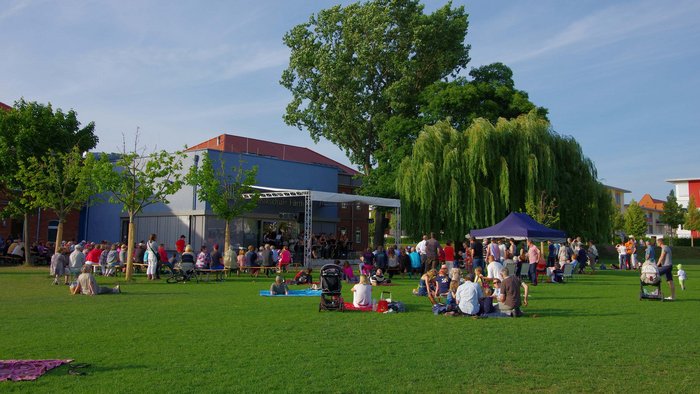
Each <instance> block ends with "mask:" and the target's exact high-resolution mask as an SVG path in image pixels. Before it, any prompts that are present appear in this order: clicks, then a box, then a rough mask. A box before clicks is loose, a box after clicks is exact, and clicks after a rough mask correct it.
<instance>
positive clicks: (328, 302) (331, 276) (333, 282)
mask: <svg viewBox="0 0 700 394" xmlns="http://www.w3.org/2000/svg"><path fill="white" fill-rule="evenodd" d="M320 275H321V302H320V303H319V304H318V311H319V312H320V311H341V312H343V311H344V310H345V306H344V303H343V296H342V295H341V294H340V290H341V288H342V286H343V285H342V283H343V281H342V279H343V269H342V268H341V267H340V266H337V265H335V264H326V265H324V266H323V267H322V268H321V274H320Z"/></svg>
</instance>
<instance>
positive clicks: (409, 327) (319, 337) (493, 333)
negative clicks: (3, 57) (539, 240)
mask: <svg viewBox="0 0 700 394" xmlns="http://www.w3.org/2000/svg"><path fill="white" fill-rule="evenodd" d="M678 262H683V263H685V268H686V271H687V272H688V277H689V281H688V283H687V284H688V287H689V289H688V290H686V291H684V292H683V291H681V290H680V288H679V289H678V293H677V298H678V299H677V300H676V301H674V302H664V303H661V302H656V301H639V300H638V294H639V280H638V277H637V274H636V273H631V272H613V271H606V272H600V273H598V274H596V275H584V276H580V277H578V278H577V279H576V280H575V281H573V282H571V283H569V284H565V285H552V284H544V285H540V286H538V287H536V288H534V289H533V291H532V298H531V302H530V306H529V307H527V308H525V312H526V313H527V315H528V316H527V317H524V318H519V319H510V318H509V319H479V320H472V319H467V318H448V317H444V316H433V314H432V313H431V311H430V306H429V304H428V303H427V301H426V299H424V298H418V297H414V296H412V295H411V288H412V287H413V286H414V282H415V281H409V280H407V279H406V280H398V281H396V282H397V284H396V286H393V287H390V288H388V289H389V290H391V291H392V292H393V298H394V299H398V300H400V301H403V302H405V303H406V305H407V307H408V312H407V313H403V314H389V315H382V314H377V313H357V312H346V313H336V312H323V313H319V312H318V299H317V298H285V299H280V298H266V297H259V296H258V290H260V289H265V288H269V283H270V282H269V281H268V280H267V279H264V278H260V279H257V280H252V279H250V278H248V277H241V278H233V279H229V280H228V281H227V282H225V283H199V284H196V283H186V284H172V285H170V284H166V283H164V282H155V283H154V282H151V283H149V282H147V281H146V280H145V278H144V277H143V276H138V277H137V280H136V282H135V283H131V284H123V285H122V288H123V291H124V293H123V294H121V295H102V296H96V297H88V296H70V295H69V294H68V289H67V287H66V286H52V285H51V280H50V279H49V278H48V277H47V276H48V275H47V270H46V268H7V267H3V268H0V315H1V316H2V325H1V327H2V328H1V330H0V333H2V335H1V336H0V358H2V359H43V358H72V359H75V360H76V362H81V363H89V364H91V367H90V368H89V369H87V372H88V375H86V376H72V375H68V374H67V373H66V372H67V368H66V367H61V368H58V369H56V370H53V371H51V372H49V373H48V374H47V375H45V376H43V377H41V378H39V379H38V380H37V381H35V382H2V383H0V392H28V391H29V392H47V393H54V392H125V393H147V392H188V393H189V392H195V391H199V392H242V391H245V392H251V391H252V392H300V391H303V392H306V391H313V392H372V391H374V392H428V391H438V392H466V391H477V390H478V391H484V392H486V391H487V390H488V391H490V392H495V390H498V391H505V392H516V391H517V392H522V391H537V392H540V391H545V392H572V391H573V392H653V393H657V392H698V390H700V373H699V372H698V370H697V364H696V363H697V362H698V360H699V359H700V357H699V356H700V340H698V338H697V329H698V327H700V313H699V312H700V285H698V281H697V280H695V278H698V277H700V265H698V264H697V263H696V262H690V261H676V263H678ZM100 282H101V283H103V284H113V283H114V280H113V279H111V280H103V279H100ZM663 289H664V292H665V293H666V292H667V285H666V284H665V283H664V285H663ZM344 293H346V294H347V298H348V299H351V298H352V297H351V296H350V295H349V293H350V292H349V287H348V286H346V287H345V288H344ZM535 314H536V315H538V316H537V317H533V315H535ZM492 389H495V390H492Z"/></svg>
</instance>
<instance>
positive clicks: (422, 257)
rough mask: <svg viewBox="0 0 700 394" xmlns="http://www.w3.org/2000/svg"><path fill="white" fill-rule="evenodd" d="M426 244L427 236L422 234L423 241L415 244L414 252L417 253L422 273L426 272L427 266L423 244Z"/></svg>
mask: <svg viewBox="0 0 700 394" xmlns="http://www.w3.org/2000/svg"><path fill="white" fill-rule="evenodd" d="M426 242H428V236H427V235H425V234H423V239H422V240H421V241H420V242H418V244H416V248H415V249H416V252H418V255H419V256H420V262H421V266H422V268H423V272H426V271H428V269H427V265H426V259H427V258H426V255H425V243H426Z"/></svg>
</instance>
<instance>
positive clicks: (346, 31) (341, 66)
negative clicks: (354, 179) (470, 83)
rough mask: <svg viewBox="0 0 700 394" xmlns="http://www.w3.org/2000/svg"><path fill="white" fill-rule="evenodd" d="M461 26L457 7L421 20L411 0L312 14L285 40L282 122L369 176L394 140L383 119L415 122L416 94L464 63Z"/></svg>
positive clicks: (463, 15)
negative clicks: (331, 147) (336, 150)
mask: <svg viewBox="0 0 700 394" xmlns="http://www.w3.org/2000/svg"><path fill="white" fill-rule="evenodd" d="M467 26H468V23H467V14H466V13H465V12H464V8H463V7H456V8H452V5H451V4H450V3H448V4H446V5H445V6H443V7H441V8H439V9H437V10H436V11H435V12H433V13H432V14H429V15H426V14H424V13H423V6H422V5H421V4H420V3H419V2H418V1H416V0H376V1H370V2H366V3H354V4H350V5H348V6H346V7H342V6H335V7H332V8H329V9H326V10H322V11H320V12H319V13H318V14H317V15H312V16H311V17H310V18H309V21H308V22H306V23H303V24H300V25H298V26H295V27H294V28H293V29H292V30H290V31H289V32H288V33H287V34H285V36H284V43H285V44H286V45H287V46H288V47H289V48H290V49H291V55H290V60H289V67H288V68H287V69H286V70H285V71H284V73H283V74H282V80H281V84H282V85H283V86H284V87H286V88H287V89H289V90H290V91H291V92H292V96H293V98H292V101H291V102H290V103H289V105H288V106H287V111H286V114H285V115H284V121H285V122H286V123H287V124H289V125H293V126H296V127H298V128H299V129H304V128H305V129H306V130H308V132H309V133H310V135H311V137H312V138H313V139H314V140H316V141H318V140H319V139H320V138H325V139H327V140H328V141H330V142H332V143H333V144H335V145H337V146H338V147H340V148H341V149H343V150H344V151H345V152H346V153H347V155H348V157H349V158H350V160H351V162H352V163H354V164H356V165H357V166H359V167H360V168H361V169H362V171H363V172H364V174H365V175H370V174H371V172H372V170H373V167H374V165H375V164H376V156H375V155H376V153H377V152H378V151H380V150H383V149H386V146H385V145H386V144H387V143H388V141H387V138H393V137H392V134H391V133H389V135H386V132H385V125H386V124H387V122H388V121H389V120H390V119H391V118H392V117H394V116H403V117H405V118H408V119H410V118H414V117H416V116H417V114H418V98H419V95H420V94H421V92H422V91H423V90H424V89H425V88H426V87H427V86H429V85H431V84H432V83H434V82H435V81H437V80H440V79H441V78H444V77H447V76H450V75H455V74H456V73H457V72H458V71H459V70H460V69H461V68H462V67H465V66H466V64H467V63H468V61H469V56H468V52H469V46H467V45H464V38H465V36H466V33H467ZM416 131H417V130H416Z"/></svg>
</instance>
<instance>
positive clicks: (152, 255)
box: [144, 234, 158, 280]
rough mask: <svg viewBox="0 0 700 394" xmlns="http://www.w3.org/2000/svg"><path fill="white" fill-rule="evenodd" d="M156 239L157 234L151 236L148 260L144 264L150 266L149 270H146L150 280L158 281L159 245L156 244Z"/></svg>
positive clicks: (148, 245)
mask: <svg viewBox="0 0 700 394" xmlns="http://www.w3.org/2000/svg"><path fill="white" fill-rule="evenodd" d="M156 238H157V237H156V235H155V234H151V236H150V237H149V238H148V243H147V244H146V249H147V250H148V259H147V261H144V263H146V264H148V268H146V276H148V280H156V271H157V270H158V244H157V243H156ZM144 255H145V253H144Z"/></svg>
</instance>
